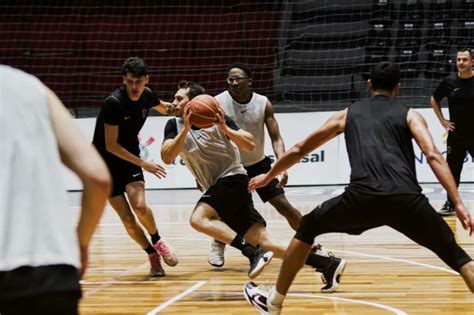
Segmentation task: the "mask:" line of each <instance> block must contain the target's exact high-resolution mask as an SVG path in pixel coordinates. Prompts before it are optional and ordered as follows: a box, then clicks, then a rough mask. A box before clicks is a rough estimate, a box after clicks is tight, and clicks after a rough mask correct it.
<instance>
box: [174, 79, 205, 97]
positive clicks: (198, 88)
mask: <svg viewBox="0 0 474 315" xmlns="http://www.w3.org/2000/svg"><path fill="white" fill-rule="evenodd" d="M178 89H186V90H188V92H187V94H188V97H189V99H190V100H191V99H193V98H195V97H196V96H198V95H201V94H204V93H206V89H205V88H204V87H203V86H202V85H200V84H198V83H196V82H192V81H186V80H181V81H179V83H178Z"/></svg>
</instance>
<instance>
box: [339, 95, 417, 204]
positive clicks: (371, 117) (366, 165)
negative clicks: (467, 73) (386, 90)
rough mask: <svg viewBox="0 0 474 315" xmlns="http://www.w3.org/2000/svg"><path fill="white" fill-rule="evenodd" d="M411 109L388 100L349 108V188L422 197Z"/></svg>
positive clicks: (347, 128) (374, 101)
mask: <svg viewBox="0 0 474 315" xmlns="http://www.w3.org/2000/svg"><path fill="white" fill-rule="evenodd" d="M408 110H409V108H408V107H407V106H405V105H403V104H401V103H399V102H398V101H396V100H391V99H389V98H387V97H385V96H375V97H372V98H371V99H368V100H363V101H359V102H356V103H354V104H352V105H350V106H349V109H348V112H347V118H346V128H345V138H346V147H347V153H348V155H349V162H350V165H351V179H350V184H349V187H350V188H352V189H354V190H357V191H360V192H363V193H369V194H380V195H390V194H418V193H420V192H421V188H420V186H419V185H418V181H417V179H416V168H415V153H414V151H413V143H412V134H411V131H410V128H409V127H408V123H407V113H408Z"/></svg>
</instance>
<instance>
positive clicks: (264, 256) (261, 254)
mask: <svg viewBox="0 0 474 315" xmlns="http://www.w3.org/2000/svg"><path fill="white" fill-rule="evenodd" d="M272 258H273V252H271V251H266V250H264V249H263V248H261V247H258V248H257V251H256V252H255V254H254V255H253V256H252V257H249V260H250V269H249V278H250V279H254V278H256V277H258V275H259V274H260V273H261V272H262V271H263V268H264V267H265V266H266V265H268V264H269V263H270V261H271V260H272Z"/></svg>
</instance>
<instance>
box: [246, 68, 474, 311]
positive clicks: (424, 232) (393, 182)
mask: <svg viewBox="0 0 474 315" xmlns="http://www.w3.org/2000/svg"><path fill="white" fill-rule="evenodd" d="M399 81H400V71H399V68H398V66H397V65H395V64H392V63H388V62H384V63H380V64H378V65H376V66H375V67H374V68H373V69H372V71H371V73H370V80H369V81H368V86H369V89H370V90H371V92H372V98H370V99H368V100H364V101H360V102H356V103H354V104H352V105H351V106H349V108H347V109H345V110H343V111H341V112H338V113H337V114H335V115H334V116H333V117H331V118H330V119H329V120H328V121H327V122H326V123H325V124H324V125H323V126H322V127H321V128H319V129H318V130H316V131H314V132H313V133H311V135H309V136H308V137H306V138H305V139H304V140H302V141H301V142H299V143H297V144H296V145H295V146H293V147H292V148H291V149H290V150H288V151H287V152H286V153H285V154H284V155H283V156H282V157H281V158H280V159H278V160H277V162H276V163H275V165H274V166H273V167H272V169H271V170H270V171H269V172H268V173H266V174H263V175H259V176H257V177H254V178H253V179H251V180H250V183H249V189H250V190H255V189H256V188H257V187H261V186H264V185H266V184H267V183H268V182H269V181H270V180H272V179H273V178H274V177H275V176H276V175H278V174H280V173H281V172H283V171H285V170H287V169H288V168H289V167H291V166H292V165H294V164H296V163H298V161H300V160H301V159H302V158H303V156H304V155H306V154H308V153H310V152H311V151H313V150H315V149H316V148H318V147H319V146H321V145H322V144H324V143H326V142H327V141H329V140H330V139H332V138H334V137H336V136H337V135H339V134H341V133H343V132H344V133H345V137H346V146H347V151H348V154H349V161H350V165H351V178H350V184H349V187H348V188H347V189H346V191H345V192H344V193H343V194H342V195H340V196H338V197H335V198H332V199H330V200H328V201H326V202H323V203H322V204H321V205H320V206H318V207H316V208H315V209H314V210H313V211H312V212H310V213H309V214H307V215H305V216H303V219H302V220H301V224H300V227H299V229H298V231H297V233H296V235H295V237H294V238H293V240H292V242H291V243H290V245H289V247H288V249H287V251H286V254H285V257H286V258H285V259H284V261H283V264H282V266H281V269H280V274H279V276H278V280H277V283H276V287H273V288H272V289H271V290H270V291H266V290H264V289H262V288H261V287H259V286H257V285H256V284H255V283H253V282H248V283H247V284H246V285H245V287H244V294H245V296H246V298H247V300H248V301H251V303H252V304H253V305H254V306H255V307H257V308H258V309H259V310H261V311H264V312H272V313H275V314H279V312H280V310H281V308H282V303H283V301H284V299H285V296H286V294H287V292H288V289H289V287H290V285H291V283H292V282H293V279H294V277H295V276H296V273H297V272H298V271H299V269H300V268H301V266H302V262H303V261H304V259H305V258H306V256H307V255H308V252H309V250H310V248H311V245H312V244H313V241H314V238H315V237H316V236H318V235H321V234H324V233H330V232H342V233H348V234H360V233H362V232H364V231H366V230H368V229H372V228H375V227H379V226H383V225H387V226H390V227H392V228H393V229H395V230H397V231H399V232H401V233H403V234H405V235H406V236H407V237H409V238H410V239H412V240H413V241H415V242H416V243H418V244H420V245H422V246H424V247H426V248H428V249H430V250H432V251H433V252H434V253H436V254H437V255H438V256H439V257H440V258H441V259H442V260H443V261H444V262H445V263H446V264H447V265H449V266H450V267H451V268H452V269H454V270H456V271H458V272H459V273H460V274H461V276H462V277H463V279H464V281H465V282H466V284H467V286H468V287H469V289H470V290H471V292H474V262H473V261H472V259H471V258H470V257H469V256H468V255H467V254H466V252H465V251H464V250H463V249H461V247H459V245H458V244H457V243H456V240H455V238H454V235H453V232H452V231H451V229H450V228H449V226H448V225H447V224H446V222H445V221H444V220H443V219H442V218H441V217H440V216H439V215H438V214H437V213H436V212H435V211H434V209H433V207H431V205H430V204H429V202H428V199H427V198H426V197H425V196H424V195H423V194H421V189H420V186H419V185H418V182H417V179H416V173H415V164H414V163H415V162H414V160H415V158H414V153H413V147H412V144H411V143H412V139H415V141H416V142H417V144H418V145H419V147H420V149H421V150H422V151H423V153H424V154H425V155H426V157H427V160H428V163H429V164H430V167H431V169H432V170H433V172H434V173H435V175H436V176H437V178H438V179H439V181H440V183H441V185H442V186H443V187H444V188H445V189H446V191H447V192H448V194H449V196H450V197H451V199H452V200H453V204H454V207H455V208H456V213H457V215H458V218H459V220H460V221H461V224H462V226H463V228H464V229H466V230H468V231H469V233H470V234H471V235H472V231H473V229H474V218H473V216H472V215H471V214H470V213H469V211H468V210H467V209H466V208H465V206H464V204H463V202H462V200H461V198H460V196H459V193H458V192H457V189H456V183H455V181H454V179H453V176H452V174H451V172H450V170H449V168H448V166H447V164H446V161H445V160H444V158H443V156H442V155H441V153H440V152H439V151H438V149H437V148H436V146H435V145H434V143H433V140H432V137H431V135H430V133H429V131H428V128H427V125H426V121H425V120H424V119H423V117H422V116H421V115H420V114H419V113H418V112H416V111H415V110H413V109H410V108H408V107H407V106H405V105H403V104H401V103H399V102H398V101H396V100H395V99H394V98H395V96H396V95H397V94H398V91H399V86H400V84H399ZM262 301H263V302H262Z"/></svg>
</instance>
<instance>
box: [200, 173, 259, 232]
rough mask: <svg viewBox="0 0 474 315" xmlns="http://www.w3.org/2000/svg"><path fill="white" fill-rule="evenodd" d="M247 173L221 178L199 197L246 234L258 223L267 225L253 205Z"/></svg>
mask: <svg viewBox="0 0 474 315" xmlns="http://www.w3.org/2000/svg"><path fill="white" fill-rule="evenodd" d="M248 182H249V178H248V177H247V175H232V176H227V177H223V178H221V179H219V180H218V181H217V183H215V184H214V185H212V186H211V187H210V188H209V189H208V190H207V191H206V192H205V193H204V194H203V195H202V196H201V199H199V201H198V203H199V202H204V203H207V204H208V205H210V206H211V207H212V208H214V210H216V212H217V213H218V214H219V216H220V218H221V220H222V221H224V222H225V223H226V224H227V225H228V226H229V227H230V228H231V229H232V230H234V231H235V232H237V233H238V234H240V235H242V236H243V235H245V233H246V232H247V230H248V229H249V228H250V227H251V226H253V225H254V224H256V223H261V224H263V225H264V226H266V222H265V220H264V219H263V217H262V216H261V215H260V213H258V211H257V210H256V209H255V208H254V206H253V201H252V195H251V194H250V193H249V192H248V191H247V186H248Z"/></svg>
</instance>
